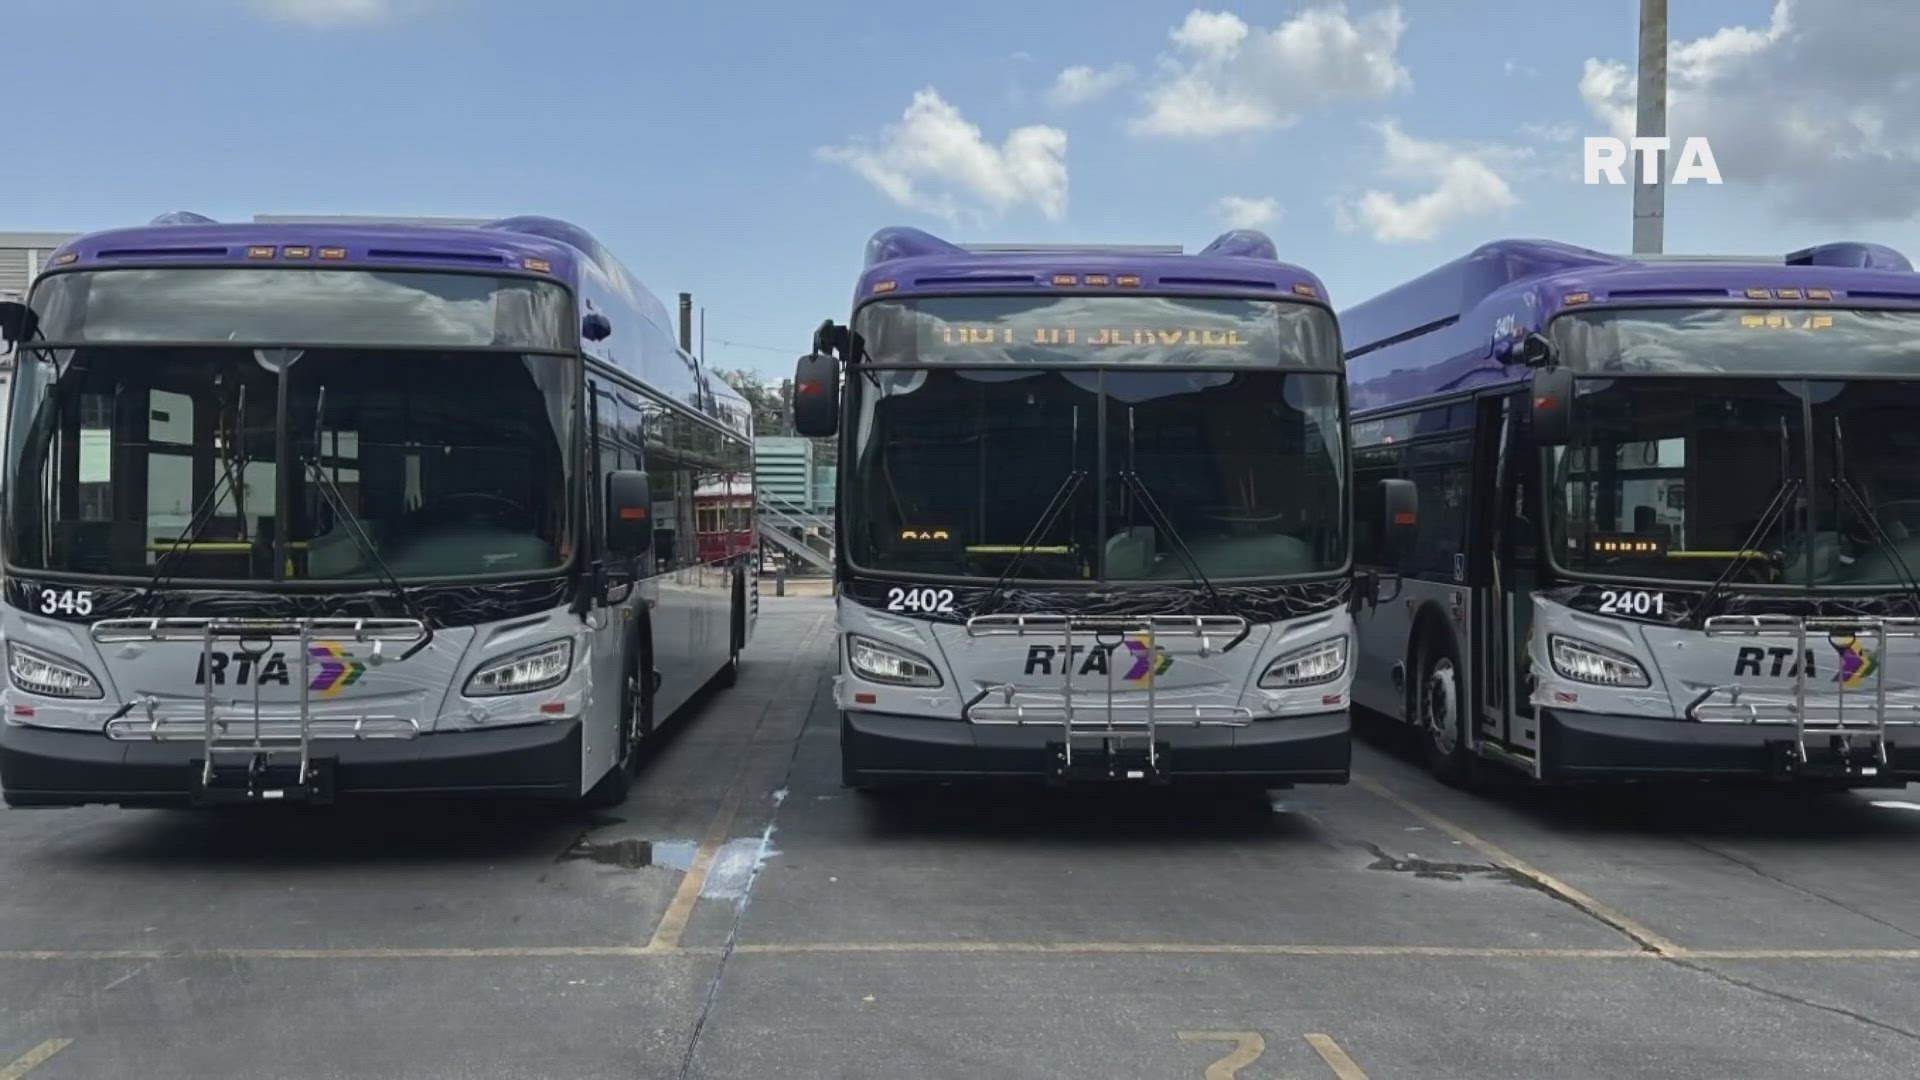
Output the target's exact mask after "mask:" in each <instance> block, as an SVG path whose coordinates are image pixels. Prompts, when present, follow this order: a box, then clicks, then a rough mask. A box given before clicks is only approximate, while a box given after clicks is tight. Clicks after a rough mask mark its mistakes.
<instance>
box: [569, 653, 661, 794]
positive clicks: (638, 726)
mask: <svg viewBox="0 0 1920 1080" xmlns="http://www.w3.org/2000/svg"><path fill="white" fill-rule="evenodd" d="M643 651H644V650H643V649H642V648H641V647H640V645H639V643H638V642H635V643H634V644H633V645H631V646H629V647H628V649H627V662H626V670H625V673H624V674H623V675H622V676H621V678H620V730H619V735H618V738H619V740H620V746H619V749H618V750H617V751H616V752H615V754H616V756H615V758H614V762H613V768H611V769H608V770H607V774H606V775H605V776H603V777H601V778H600V782H599V783H597V784H595V785H594V786H593V790H591V791H589V792H587V793H586V795H585V796H583V797H582V798H581V802H582V803H584V804H585V805H586V806H588V807H590V808H592V809H596V810H604V809H606V808H608V807H613V806H619V805H620V804H621V803H623V802H626V801H627V794H628V793H629V792H631V791H632V790H633V778H634V775H635V774H636V773H638V772H639V771H640V747H641V745H642V744H644V743H645V742H646V740H647V737H648V736H650V735H652V734H653V687H652V686H651V685H650V683H651V682H652V680H650V679H647V678H646V677H645V675H644V673H645V672H646V671H647V670H648V668H649V665H648V663H647V661H648V660H649V659H651V658H650V657H647V656H643V655H642V653H643Z"/></svg>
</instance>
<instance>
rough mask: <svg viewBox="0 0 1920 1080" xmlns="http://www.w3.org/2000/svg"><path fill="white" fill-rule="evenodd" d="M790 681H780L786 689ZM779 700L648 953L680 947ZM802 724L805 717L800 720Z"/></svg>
mask: <svg viewBox="0 0 1920 1080" xmlns="http://www.w3.org/2000/svg"><path fill="white" fill-rule="evenodd" d="M826 620H827V617H826V616H825V615H820V616H816V617H815V618H814V620H813V622H812V623H811V624H810V625H808V627H807V629H806V632H805V633H804V634H802V635H800V641H799V643H798V644H796V645H795V646H794V649H793V656H792V658H791V659H789V660H788V661H787V673H788V674H789V675H791V674H792V673H793V671H794V669H795V668H797V667H799V666H800V665H801V663H802V662H804V661H810V660H812V659H813V655H812V648H813V641H814V638H815V637H816V636H817V635H818V634H819V632H820V628H821V627H822V626H824V625H825V624H826ZM791 683H792V680H791V679H786V680H783V685H790V684H791ZM778 703H779V699H777V698H776V699H775V700H774V701H769V702H768V703H767V707H766V709H765V710H764V711H762V712H761V714H760V720H759V721H757V722H755V724H754V726H753V730H752V731H751V732H749V733H748V739H749V743H748V747H747V749H745V750H743V751H742V752H741V754H740V760H739V762H738V763H737V764H736V765H735V766H734V771H733V777H732V779H730V780H729V781H728V782H727V793H726V795H725V796H723V797H722V798H721V800H720V808H719V809H718V810H716V811H715V812H714V815H713V821H712V822H711V823H710V824H709V825H708V826H707V832H706V835H705V836H703V837H701V838H700V846H699V848H697V849H696V850H695V851H694V855H693V864H692V865H691V866H689V867H688V868H687V875H686V876H685V877H683V878H681V879H680V887H679V888H678V889H676V890H674V893H673V899H672V901H670V902H669V903H668V904H667V910H666V911H665V912H664V913H663V914H662V915H661V916H660V922H659V924H658V925H656V926H655V927H654V928H653V937H652V938H651V939H650V940H648V942H647V951H648V952H650V953H658V952H668V951H671V950H673V949H677V948H679V947H680V938H681V937H682V936H683V935H684V934H685V933H686V932H687V923H688V922H689V921H691V920H692V918H693V909H694V905H696V904H698V903H699V902H700V893H701V891H702V890H703V889H705V888H706V887H707V873H708V872H709V871H711V870H712V869H713V860H714V856H715V855H717V854H718V853H719V851H720V845H722V844H724V843H726V842H727V840H728V839H729V838H730V837H729V834H730V833H731V831H732V829H733V819H734V816H735V815H736V814H738V813H739V811H740V802H741V800H742V799H743V798H744V797H745V794H746V777H747V770H748V768H749V767H751V765H752V764H753V754H752V752H751V751H752V737H753V736H754V735H758V734H759V732H760V727H761V725H762V724H764V723H765V721H766V717H767V713H769V712H772V711H773V709H774V707H775V706H776V705H777V704H778ZM800 720H801V723H802V724H803V725H804V724H805V723H806V717H801V718H800Z"/></svg>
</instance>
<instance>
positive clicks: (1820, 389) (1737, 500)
mask: <svg viewBox="0 0 1920 1080" xmlns="http://www.w3.org/2000/svg"><path fill="white" fill-rule="evenodd" d="M1579 385H1580V392H1579V394H1578V397H1577V405H1576V408H1575V410H1574V414H1573V418H1574V431H1573V439H1572V442H1571V443H1570V444H1569V445H1568V446H1566V447H1556V448H1555V449H1554V450H1553V451H1552V456H1553V465H1554V468H1553V471H1552V473H1551V475H1552V477H1553V487H1552V488H1551V489H1550V490H1551V498H1550V500H1549V502H1550V505H1551V506H1552V508H1553V509H1552V514H1553V534H1554V544H1555V552H1556V556H1557V558H1558V560H1559V561H1560V563H1561V565H1562V566H1564V567H1566V568H1567V569H1569V570H1573V571H1587V572H1593V573H1602V574H1607V575H1616V576H1626V577H1637V578H1655V579H1677V580H1693V581H1709V582H1710V581H1714V580H1717V579H1718V578H1719V577H1720V576H1721V575H1722V573H1723V572H1725V571H1726V570H1727V569H1728V567H1729V566H1734V565H1735V564H1737V566H1736V568H1735V572H1734V576H1733V578H1732V579H1731V580H1733V581H1736V582H1743V583H1747V584H1768V585H1782V586H1802V587H1816V586H1848V585H1859V586H1888V585H1898V584H1902V583H1903V582H1904V581H1905V580H1906V578H1907V577H1908V576H1909V575H1910V574H1911V573H1912V572H1914V571H1920V473H1917V472H1916V470H1914V469H1913V467H1912V463H1913V462H1914V461H1915V460H1920V428H1916V425H1914V423H1913V421H1912V417H1913V416H1914V415H1915V412H1914V410H1915V409H1916V407H1920V388H1916V387H1913V386H1910V385H1908V384H1906V383H1904V382H1884V381H1864V380H1861V381H1845V380H1805V379H1781V380H1773V379H1723V378H1711V379H1702V378H1691V379H1689V378H1631V379H1583V380H1581V382H1580V384H1579ZM1809 446H1811V450H1812V454H1811V465H1809V455H1808V449H1809ZM1809 468H1811V473H1810V472H1809ZM1776 502H1779V503H1780V504H1781V505H1780V506H1779V507H1778V509H1777V511H1776V512H1775V513H1773V514H1771V515H1769V514H1768V513H1767V511H1768V508H1769V506H1770V505H1771V504H1774V503H1776ZM1763 525H1764V527H1763ZM1742 553H1744V554H1742Z"/></svg>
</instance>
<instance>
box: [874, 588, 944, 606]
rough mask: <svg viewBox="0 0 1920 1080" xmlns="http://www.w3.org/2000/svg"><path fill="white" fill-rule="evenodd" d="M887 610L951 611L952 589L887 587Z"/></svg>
mask: <svg viewBox="0 0 1920 1080" xmlns="http://www.w3.org/2000/svg"><path fill="white" fill-rule="evenodd" d="M887 610H888V611H952V610H953V590H952V589H888V590H887Z"/></svg>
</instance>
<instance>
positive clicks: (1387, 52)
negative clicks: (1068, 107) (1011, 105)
mask: <svg viewBox="0 0 1920 1080" xmlns="http://www.w3.org/2000/svg"><path fill="white" fill-rule="evenodd" d="M1405 30H1406V20H1405V19H1403V18H1402V17H1401V15H1400V9H1399V8H1398V7H1397V6H1388V7H1385V8H1381V9H1379V10H1377V11H1373V12H1371V13H1369V14H1366V15H1362V16H1360V17H1358V18H1355V17H1351V16H1349V15H1348V13H1347V7H1346V4H1345V3H1321V4H1318V5H1317V6H1315V7H1312V8H1309V9H1307V10H1306V11H1303V12H1301V13H1300V14H1299V15H1296V16H1294V17H1293V18H1292V19H1289V20H1287V21H1286V22H1284V23H1281V24H1280V25H1279V26H1277V27H1274V28H1273V29H1271V30H1262V29H1257V28H1254V27H1250V26H1248V25H1247V24H1246V23H1245V22H1244V21H1242V20H1241V19H1240V17H1239V16H1237V15H1234V14H1233V13H1231V12H1225V11H1202V10H1199V9H1195V10H1193V11H1191V12H1189V13H1188V14H1187V18H1186V21H1184V22H1182V23H1181V24H1180V25H1179V26H1177V27H1175V28H1174V29H1173V31H1172V32H1171V34H1170V35H1169V37H1170V38H1171V39H1172V41H1173V51H1172V52H1171V53H1170V54H1168V55H1166V56H1164V57H1162V58H1161V61H1160V71H1159V73H1158V76H1157V78H1156V80H1155V82H1154V83H1153V85H1152V86H1150V87H1148V89H1147V91H1146V93H1145V95H1144V104H1145V111H1144V112H1143V113H1141V114H1140V115H1139V116H1136V117H1135V118H1134V119H1133V121H1132V124H1131V130H1132V131H1133V132H1134V133H1135V134H1139V135H1164V136H1179V137H1189V138H1208V137H1213V136H1219V135H1232V134H1237V133H1241V132H1247V131H1260V130H1266V129H1271V128H1279V127H1286V126H1288V125H1289V124H1292V123H1294V122H1295V121H1297V120H1298V119H1299V118H1300V113H1302V112H1303V111H1305V110H1307V109H1310V108H1314V107H1317V106H1323V105H1330V104H1334V103H1337V102H1342V101H1368V100H1374V99H1377V98H1383V97H1386V96H1388V95H1389V94H1392V93H1393V92H1394V91H1396V90H1400V89H1403V88H1405V87H1406V86H1408V85H1410V84H1411V80H1410V78H1409V76H1408V75H1407V70H1406V68H1404V67H1402V66H1401V65H1400V62H1399V61H1398V60H1397V59H1396V58H1395V53H1396V52H1397V51H1398V49H1399V46H1400V36H1401V34H1402V33H1403V32H1404V31H1405Z"/></svg>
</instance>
